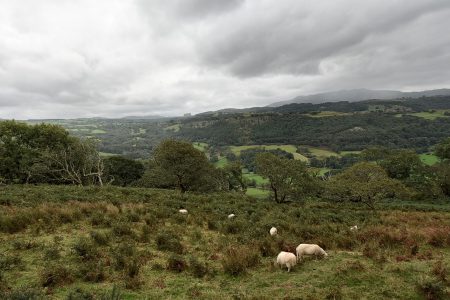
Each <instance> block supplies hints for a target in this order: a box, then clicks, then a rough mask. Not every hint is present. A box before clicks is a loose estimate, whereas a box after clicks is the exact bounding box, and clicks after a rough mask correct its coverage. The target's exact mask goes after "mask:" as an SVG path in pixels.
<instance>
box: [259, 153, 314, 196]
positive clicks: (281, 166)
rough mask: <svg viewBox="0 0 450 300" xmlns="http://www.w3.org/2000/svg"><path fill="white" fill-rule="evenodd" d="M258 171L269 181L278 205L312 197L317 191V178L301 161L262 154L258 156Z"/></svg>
mask: <svg viewBox="0 0 450 300" xmlns="http://www.w3.org/2000/svg"><path fill="white" fill-rule="evenodd" d="M256 170H257V172H258V174H260V175H261V176H263V177H266V178H268V179H269V181H270V182H269V184H270V189H271V190H272V194H273V197H274V200H275V202H277V203H281V202H284V201H286V200H288V199H299V198H301V197H304V196H307V195H311V194H312V193H314V192H315V191H316V189H317V181H316V178H315V177H314V176H313V175H312V174H311V173H310V172H309V171H308V169H307V167H306V164H305V163H303V162H301V161H299V160H291V159H286V158H280V157H278V156H276V155H274V154H272V153H260V154H258V155H257V156H256Z"/></svg>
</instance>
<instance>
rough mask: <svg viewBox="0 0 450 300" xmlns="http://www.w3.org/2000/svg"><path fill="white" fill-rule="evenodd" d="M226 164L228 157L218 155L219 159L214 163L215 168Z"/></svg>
mask: <svg viewBox="0 0 450 300" xmlns="http://www.w3.org/2000/svg"><path fill="white" fill-rule="evenodd" d="M227 164H228V159H227V158H226V157H225V156H222V157H219V160H218V161H217V162H215V163H214V166H216V167H217V168H223V167H225V166H226V165H227Z"/></svg>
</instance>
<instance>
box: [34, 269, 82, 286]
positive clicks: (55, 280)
mask: <svg viewBox="0 0 450 300" xmlns="http://www.w3.org/2000/svg"><path fill="white" fill-rule="evenodd" d="M73 281H74V278H73V276H72V274H71V273H70V271H69V270H68V269H67V268H65V267H63V266H60V265H50V266H48V267H46V268H45V269H44V270H43V271H42V272H41V275H40V278H39V283H40V285H41V286H42V287H55V286H58V285H64V284H70V283H72V282H73Z"/></svg>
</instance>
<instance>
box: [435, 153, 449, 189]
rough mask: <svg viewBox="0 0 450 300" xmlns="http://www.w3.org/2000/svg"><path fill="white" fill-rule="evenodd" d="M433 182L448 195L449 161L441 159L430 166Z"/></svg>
mask: <svg viewBox="0 0 450 300" xmlns="http://www.w3.org/2000/svg"><path fill="white" fill-rule="evenodd" d="M431 168H432V170H433V173H434V175H435V178H434V179H435V182H436V184H437V185H438V186H439V188H440V189H441V191H442V194H443V195H445V196H450V162H449V161H443V162H441V163H439V164H436V165H434V166H432V167H431Z"/></svg>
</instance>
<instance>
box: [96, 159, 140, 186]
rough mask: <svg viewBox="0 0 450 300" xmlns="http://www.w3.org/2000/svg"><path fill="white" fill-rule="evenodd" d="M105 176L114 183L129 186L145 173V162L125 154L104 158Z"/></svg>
mask: <svg viewBox="0 0 450 300" xmlns="http://www.w3.org/2000/svg"><path fill="white" fill-rule="evenodd" d="M104 164H105V172H104V177H105V178H106V179H107V180H108V181H109V182H111V184H113V185H120V186H127V185H130V184H131V183H133V182H135V181H137V180H139V179H140V178H141V177H142V175H143V174H144V164H143V163H141V162H140V161H136V160H134V159H129V158H126V157H123V156H112V157H108V158H106V159H104Z"/></svg>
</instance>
